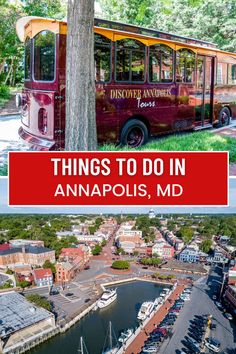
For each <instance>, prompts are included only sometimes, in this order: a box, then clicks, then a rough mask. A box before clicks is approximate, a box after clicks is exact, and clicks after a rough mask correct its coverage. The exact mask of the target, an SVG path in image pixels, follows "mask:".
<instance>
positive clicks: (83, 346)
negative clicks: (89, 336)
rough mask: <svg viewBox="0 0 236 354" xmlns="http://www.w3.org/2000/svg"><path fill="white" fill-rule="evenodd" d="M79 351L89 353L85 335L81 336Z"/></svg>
mask: <svg viewBox="0 0 236 354" xmlns="http://www.w3.org/2000/svg"><path fill="white" fill-rule="evenodd" d="M78 353H80V354H88V350H87V348H86V345H85V343H84V340H83V337H80V345H79V349H78Z"/></svg>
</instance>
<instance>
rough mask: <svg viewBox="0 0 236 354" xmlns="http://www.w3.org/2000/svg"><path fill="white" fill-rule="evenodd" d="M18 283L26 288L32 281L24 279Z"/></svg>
mask: <svg viewBox="0 0 236 354" xmlns="http://www.w3.org/2000/svg"><path fill="white" fill-rule="evenodd" d="M17 285H18V286H20V287H21V288H22V289H25V288H28V286H30V285H31V282H30V281H27V280H22V281H19V282H18V284H17Z"/></svg>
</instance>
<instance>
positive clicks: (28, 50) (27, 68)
mask: <svg viewBox="0 0 236 354" xmlns="http://www.w3.org/2000/svg"><path fill="white" fill-rule="evenodd" d="M30 65H31V40H30V38H27V39H26V41H25V80H29V79H30Z"/></svg>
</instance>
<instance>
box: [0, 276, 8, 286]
mask: <svg viewBox="0 0 236 354" xmlns="http://www.w3.org/2000/svg"><path fill="white" fill-rule="evenodd" d="M8 279H9V278H8V277H7V276H6V275H2V274H0V286H1V285H3V284H4V283H5V282H6V281H7V280H8Z"/></svg>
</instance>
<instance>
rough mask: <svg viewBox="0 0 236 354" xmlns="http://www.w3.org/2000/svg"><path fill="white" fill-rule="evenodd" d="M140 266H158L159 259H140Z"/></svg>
mask: <svg viewBox="0 0 236 354" xmlns="http://www.w3.org/2000/svg"><path fill="white" fill-rule="evenodd" d="M141 264H143V265H148V266H158V265H160V264H161V259H160V258H158V257H153V258H142V259H141Z"/></svg>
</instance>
